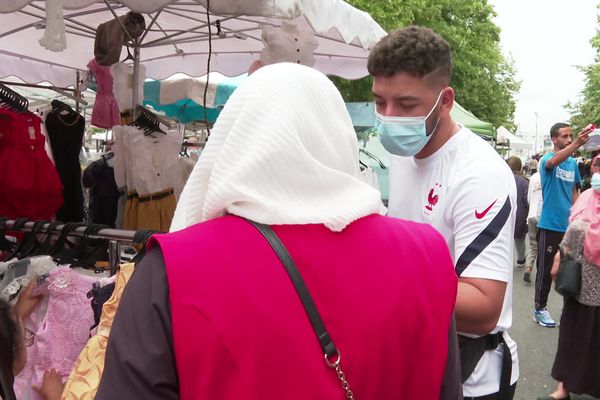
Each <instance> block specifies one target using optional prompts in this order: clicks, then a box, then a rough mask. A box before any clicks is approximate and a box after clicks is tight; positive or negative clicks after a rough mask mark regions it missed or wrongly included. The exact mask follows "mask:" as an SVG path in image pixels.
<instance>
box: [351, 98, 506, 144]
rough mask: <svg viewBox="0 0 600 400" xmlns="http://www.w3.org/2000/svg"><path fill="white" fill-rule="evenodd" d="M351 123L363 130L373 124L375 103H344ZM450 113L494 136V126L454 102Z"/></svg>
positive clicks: (468, 125) (458, 120)
mask: <svg viewBox="0 0 600 400" xmlns="http://www.w3.org/2000/svg"><path fill="white" fill-rule="evenodd" d="M346 108H347V109H348V113H349V114H350V117H351V118H352V123H353V124H354V127H355V128H356V129H357V130H365V129H368V128H371V127H373V126H375V104H374V103H373V102H364V103H363V102H359V103H346ZM450 115H452V118H453V119H454V121H456V122H457V123H459V124H461V125H463V126H466V127H467V128H469V129H470V130H472V131H473V132H475V133H476V134H477V135H479V136H482V137H484V138H489V139H493V138H494V136H495V135H494V133H495V132H494V126H493V125H492V124H491V123H489V122H484V121H482V120H480V119H479V118H477V117H475V116H474V115H473V114H471V113H470V112H469V111H467V110H465V109H464V108H463V107H462V106H461V105H460V104H458V103H457V102H454V106H452V110H451V111H450Z"/></svg>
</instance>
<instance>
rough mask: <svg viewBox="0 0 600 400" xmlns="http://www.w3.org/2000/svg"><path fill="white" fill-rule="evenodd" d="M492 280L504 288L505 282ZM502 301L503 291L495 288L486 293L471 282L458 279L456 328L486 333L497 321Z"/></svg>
mask: <svg viewBox="0 0 600 400" xmlns="http://www.w3.org/2000/svg"><path fill="white" fill-rule="evenodd" d="M494 282H496V283H498V284H500V285H501V286H503V289H504V290H505V289H506V283H505V282H498V281H494ZM500 296H501V298H500ZM503 302H504V293H503V292H499V291H498V290H496V291H495V292H492V293H489V292H488V293H487V294H486V293H485V292H484V291H482V290H481V289H480V288H478V287H476V286H474V285H472V284H471V283H468V282H461V281H459V282H458V295H457V298H456V308H455V316H456V329H457V330H458V331H459V332H464V333H471V334H475V335H487V334H488V333H490V332H491V331H492V330H493V329H494V328H495V327H496V324H497V323H498V318H499V317H500V312H501V311H502V304H503Z"/></svg>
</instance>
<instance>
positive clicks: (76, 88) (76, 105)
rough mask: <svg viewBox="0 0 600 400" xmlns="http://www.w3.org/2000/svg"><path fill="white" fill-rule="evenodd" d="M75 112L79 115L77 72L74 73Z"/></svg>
mask: <svg viewBox="0 0 600 400" xmlns="http://www.w3.org/2000/svg"><path fill="white" fill-rule="evenodd" d="M75 97H76V98H77V100H75V112H76V113H77V114H79V99H81V90H79V71H77V72H75Z"/></svg>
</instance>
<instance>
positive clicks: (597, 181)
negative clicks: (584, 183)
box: [592, 172, 600, 192]
mask: <svg viewBox="0 0 600 400" xmlns="http://www.w3.org/2000/svg"><path fill="white" fill-rule="evenodd" d="M592 189H594V190H595V191H596V192H600V173H598V172H596V173H595V174H594V175H592Z"/></svg>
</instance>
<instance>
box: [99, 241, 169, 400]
mask: <svg viewBox="0 0 600 400" xmlns="http://www.w3.org/2000/svg"><path fill="white" fill-rule="evenodd" d="M178 398H179V384H178V381H177V371H176V367H175V354H174V351H173V331H172V323H171V308H170V302H169V286H168V282H167V274H166V270H165V263H164V259H163V256H162V253H161V251H160V249H159V248H158V247H156V248H154V249H152V250H150V251H149V252H148V253H147V254H146V255H145V256H144V258H143V259H142V260H141V261H140V262H139V264H138V265H136V267H135V272H134V273H133V276H132V277H131V280H130V281H129V283H128V284H127V286H126V287H125V291H124V292H123V297H122V299H121V303H120V304H119V309H118V310H117V315H116V316H115V320H114V323H113V326H112V329H111V332H110V336H109V339H108V346H107V350H106V359H105V364H104V372H103V374H102V379H101V381H100V386H99V388H98V393H97V395H96V399H97V400H103V399H119V400H121V399H145V400H153V399H156V400H159V399H160V400H165V399H166V400H168V399H178Z"/></svg>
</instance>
